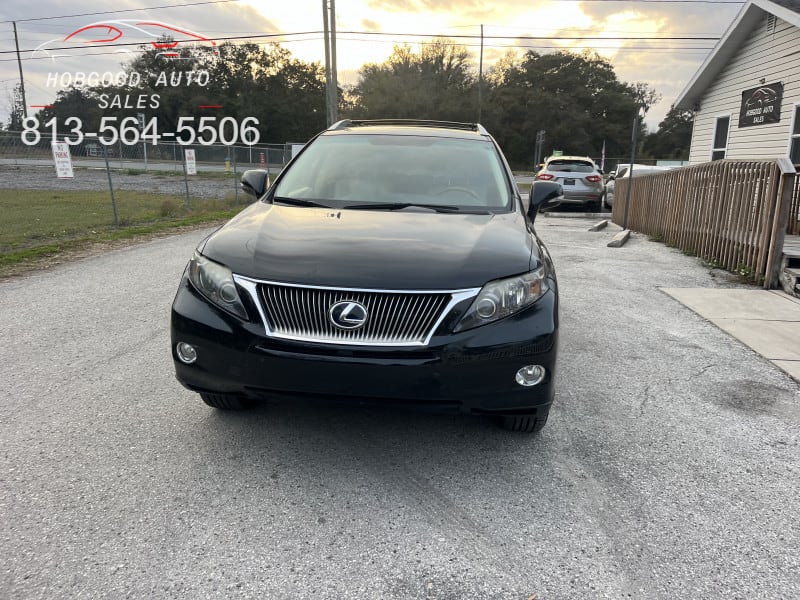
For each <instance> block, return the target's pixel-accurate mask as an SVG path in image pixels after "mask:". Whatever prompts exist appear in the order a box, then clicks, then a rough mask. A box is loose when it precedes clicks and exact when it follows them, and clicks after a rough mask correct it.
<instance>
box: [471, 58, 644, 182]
mask: <svg viewBox="0 0 800 600" xmlns="http://www.w3.org/2000/svg"><path fill="white" fill-rule="evenodd" d="M487 80H488V83H489V90H488V101H487V102H486V105H485V109H484V115H485V117H484V121H485V123H486V125H487V127H489V129H490V130H491V131H492V132H493V133H494V135H495V137H496V138H497V139H498V141H499V142H500V144H501V146H503V148H504V150H505V152H506V154H507V156H508V157H509V160H510V161H512V162H514V163H516V164H517V165H521V166H527V167H528V168H531V166H532V165H531V162H532V160H533V153H534V142H535V139H536V132H537V131H539V130H545V131H546V132H547V134H546V141H545V154H549V153H551V152H552V151H553V150H562V151H563V152H565V153H569V154H579V155H589V156H593V157H596V158H599V156H600V152H601V149H602V147H603V143H604V142H605V144H606V152H607V154H608V155H609V156H623V155H624V154H625V153H627V152H629V151H630V138H631V123H632V119H633V116H634V115H635V114H636V110H637V105H638V104H640V103H642V102H643V101H644V103H646V104H647V103H652V102H653V101H654V99H655V98H656V96H657V95H655V93H654V92H653V93H649V92H650V90H649V88H648V87H647V86H646V85H645V84H637V85H629V84H626V83H624V82H621V81H619V79H617V76H616V74H615V73H614V69H613V67H612V66H611V64H610V63H609V62H607V61H606V60H605V59H603V58H601V57H600V56H599V55H597V54H596V53H591V52H588V51H587V52H584V53H583V54H574V53H571V52H566V51H564V52H555V53H551V54H539V53H537V52H534V51H532V50H530V51H528V52H526V53H525V55H524V56H522V57H521V58H515V57H514V56H506V57H505V58H504V59H503V60H502V61H500V62H499V63H498V64H497V65H495V68H494V69H492V70H490V73H489V76H488V77H487Z"/></svg>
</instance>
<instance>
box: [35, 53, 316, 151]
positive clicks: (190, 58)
mask: <svg viewBox="0 0 800 600" xmlns="http://www.w3.org/2000/svg"><path fill="white" fill-rule="evenodd" d="M162 41H168V40H166V39H164V40H162ZM180 53H181V54H180V56H179V57H178V58H177V59H167V58H165V57H163V56H162V55H161V53H160V51H159V50H157V49H155V48H152V47H142V52H141V53H140V54H139V55H138V56H137V57H136V58H135V59H134V60H133V61H131V62H130V63H128V64H126V65H124V66H123V70H124V71H125V72H126V73H127V74H128V75H131V74H134V73H137V74H140V75H141V80H140V81H138V82H137V81H136V79H135V78H134V79H133V84H131V78H130V77H129V78H128V80H127V81H126V83H125V84H124V85H113V86H99V85H98V86H94V87H73V88H72V89H70V90H68V91H62V92H59V95H58V98H57V99H56V101H55V102H54V105H53V107H52V108H51V109H47V111H49V112H44V113H43V115H57V116H58V117H59V125H60V124H61V123H63V119H65V118H66V117H68V116H79V117H80V118H81V119H82V120H83V122H84V127H83V129H84V131H97V128H98V127H99V122H100V118H101V117H117V119H118V120H117V123H120V122H121V121H122V119H124V118H126V117H136V115H137V113H140V112H141V113H144V115H145V120H146V121H147V122H149V121H150V120H151V119H152V118H155V119H156V120H157V126H158V131H159V132H161V133H163V132H175V131H176V129H177V126H178V124H179V122H180V119H181V118H182V117H183V118H194V119H195V120H194V127H195V129H197V127H198V124H199V120H200V118H202V117H216V118H217V119H218V122H219V121H221V120H222V119H223V118H224V117H232V118H233V119H235V120H236V121H237V122H238V123H239V124H241V123H242V122H243V120H244V119H245V118H248V117H255V118H257V119H258V121H259V126H258V129H259V130H260V133H261V138H260V141H261V142H262V143H265V142H278V143H283V142H286V141H305V140H307V139H309V138H310V137H312V136H313V135H314V134H316V133H317V132H319V131H320V130H322V129H324V128H325V95H324V92H325V81H324V79H325V78H324V71H323V69H322V67H321V66H320V65H319V64H318V63H305V62H303V61H300V60H296V59H293V58H292V56H291V53H290V52H289V51H288V50H286V49H284V48H281V47H280V46H279V45H277V44H270V45H268V46H260V45H258V44H252V43H250V44H240V45H234V44H230V43H225V44H223V45H221V46H219V47H218V53H214V52H212V51H210V50H209V49H205V50H197V49H194V50H190V49H183V50H180ZM126 99H127V102H128V104H127V106H126ZM140 103H141V106H139V104H140ZM212 105H213V106H216V105H220V106H221V108H220V109H213V108H203V107H208V106H212ZM131 106H133V107H134V108H131ZM229 135H230V132H229Z"/></svg>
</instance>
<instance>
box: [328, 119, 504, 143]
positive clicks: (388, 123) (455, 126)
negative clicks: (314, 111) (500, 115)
mask: <svg viewBox="0 0 800 600" xmlns="http://www.w3.org/2000/svg"><path fill="white" fill-rule="evenodd" d="M353 133H355V134H373V135H416V136H426V137H449V138H461V139H475V138H483V139H488V137H489V133H488V132H487V131H486V129H485V128H484V127H483V126H482V125H480V124H479V123H459V122H455V121H428V120H422V119H375V120H352V119H346V120H343V121H339V122H338V123H335V124H333V125H331V126H330V127H329V128H328V129H326V130H325V131H324V132H323V135H343V134H344V135H347V134H353Z"/></svg>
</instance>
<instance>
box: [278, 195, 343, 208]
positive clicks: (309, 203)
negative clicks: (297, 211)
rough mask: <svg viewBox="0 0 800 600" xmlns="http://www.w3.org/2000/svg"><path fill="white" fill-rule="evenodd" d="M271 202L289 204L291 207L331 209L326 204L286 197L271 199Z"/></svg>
mask: <svg viewBox="0 0 800 600" xmlns="http://www.w3.org/2000/svg"><path fill="white" fill-rule="evenodd" d="M272 201H273V202H280V203H281V204H291V205H293V206H317V207H319V208H331V207H330V206H328V205H327V204H320V203H319V202H314V201H313V200H304V199H303V198H289V197H288V196H275V197H274V198H272Z"/></svg>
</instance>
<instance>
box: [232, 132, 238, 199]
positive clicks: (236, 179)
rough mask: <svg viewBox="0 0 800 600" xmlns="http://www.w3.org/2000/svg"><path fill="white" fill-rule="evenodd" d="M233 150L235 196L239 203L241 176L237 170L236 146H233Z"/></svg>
mask: <svg viewBox="0 0 800 600" xmlns="http://www.w3.org/2000/svg"><path fill="white" fill-rule="evenodd" d="M231 150H232V151H233V196H234V201H235V203H236V204H239V177H238V176H237V175H238V173H237V172H236V146H231Z"/></svg>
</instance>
